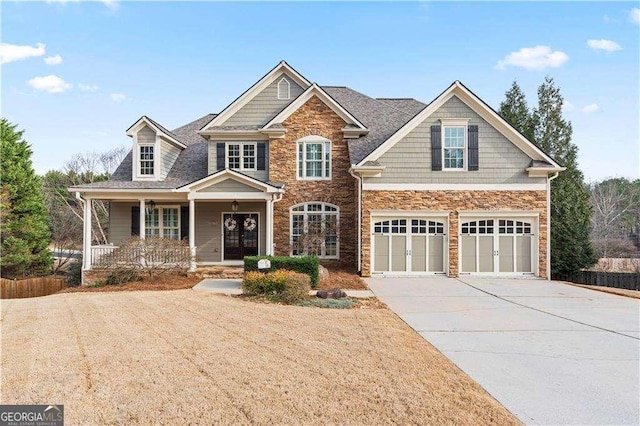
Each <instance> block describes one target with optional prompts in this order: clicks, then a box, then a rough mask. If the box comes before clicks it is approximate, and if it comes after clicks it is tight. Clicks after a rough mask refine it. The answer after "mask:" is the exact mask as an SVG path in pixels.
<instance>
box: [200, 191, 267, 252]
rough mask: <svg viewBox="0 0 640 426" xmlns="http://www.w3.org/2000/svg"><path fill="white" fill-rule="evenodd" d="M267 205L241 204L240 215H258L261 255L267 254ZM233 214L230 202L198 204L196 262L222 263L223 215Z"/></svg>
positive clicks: (258, 203)
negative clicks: (244, 213)
mask: <svg viewBox="0 0 640 426" xmlns="http://www.w3.org/2000/svg"><path fill="white" fill-rule="evenodd" d="M265 211H266V208H265V203H260V202H257V203H256V202H241V203H240V209H239V210H238V213H243V212H246V213H258V214H259V216H260V218H259V219H260V220H259V222H258V241H259V243H258V244H259V247H258V249H259V252H258V253H259V254H265V252H266V251H265V245H266V234H265V231H266V219H265V218H266V216H265ZM223 212H225V213H230V212H231V203H230V202H222V203H220V202H197V203H196V261H197V262H220V261H222V251H223V250H222V213H223Z"/></svg>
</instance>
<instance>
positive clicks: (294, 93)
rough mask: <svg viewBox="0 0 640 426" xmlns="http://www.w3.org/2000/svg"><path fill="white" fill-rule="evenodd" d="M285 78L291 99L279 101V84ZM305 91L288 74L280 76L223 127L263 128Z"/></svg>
mask: <svg viewBox="0 0 640 426" xmlns="http://www.w3.org/2000/svg"><path fill="white" fill-rule="evenodd" d="M283 76H284V77H285V78H286V79H287V80H288V81H289V84H290V85H291V96H290V97H289V99H278V82H279V81H280V80H281V79H282V77H283ZM302 92H304V89H303V88H302V87H300V86H299V85H298V84H297V83H296V82H295V81H293V79H292V78H290V77H288V76H287V75H286V74H280V75H279V76H278V77H277V78H276V79H275V80H274V81H273V83H271V84H270V85H268V86H267V87H265V88H264V89H263V90H262V92H260V93H258V94H257V95H256V96H255V97H254V98H253V99H251V100H250V101H249V102H248V103H247V104H246V105H244V106H243V107H242V108H240V109H239V110H238V111H237V112H236V113H235V114H233V115H232V116H231V117H229V118H228V119H227V120H226V121H225V122H224V123H222V124H221V125H222V126H261V125H264V124H267V123H268V122H269V120H271V119H272V118H273V117H275V116H276V115H278V113H279V112H280V111H282V110H283V109H284V108H285V107H286V106H287V105H289V103H290V102H291V101H292V100H294V99H295V98H297V97H298V96H299V95H300V94H301V93H302Z"/></svg>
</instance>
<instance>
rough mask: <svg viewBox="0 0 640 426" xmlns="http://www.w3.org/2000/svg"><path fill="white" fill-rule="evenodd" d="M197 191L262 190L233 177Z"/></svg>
mask: <svg viewBox="0 0 640 426" xmlns="http://www.w3.org/2000/svg"><path fill="white" fill-rule="evenodd" d="M198 192H262V191H260V190H259V189H256V188H253V187H251V186H248V185H245V184H244V183H241V182H238V181H237V180H233V179H226V180H223V181H222V182H218V183H216V184H215V185H211V186H207V187H206V188H203V189H201V190H200V191H198Z"/></svg>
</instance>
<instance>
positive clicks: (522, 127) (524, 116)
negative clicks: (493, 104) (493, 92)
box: [499, 81, 534, 141]
mask: <svg viewBox="0 0 640 426" xmlns="http://www.w3.org/2000/svg"><path fill="white" fill-rule="evenodd" d="M499 113H500V115H501V116H502V118H504V119H505V120H507V122H509V124H511V125H512V126H513V127H515V128H516V129H517V130H518V131H519V132H520V133H522V134H523V135H524V136H525V137H526V138H527V139H529V140H530V141H533V140H534V139H533V138H534V135H533V121H532V116H531V113H530V112H529V107H528V106H527V99H526V97H525V95H524V93H523V92H522V89H520V86H519V85H518V82H517V81H514V82H513V83H512V84H511V87H510V88H509V90H507V92H506V93H505V100H504V101H502V102H500V111H499Z"/></svg>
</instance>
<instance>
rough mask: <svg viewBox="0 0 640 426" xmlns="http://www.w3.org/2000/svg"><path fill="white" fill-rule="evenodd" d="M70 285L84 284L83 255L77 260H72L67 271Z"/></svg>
mask: <svg viewBox="0 0 640 426" xmlns="http://www.w3.org/2000/svg"><path fill="white" fill-rule="evenodd" d="M66 276H67V281H68V282H69V286H71V287H77V286H79V285H80V284H82V257H81V258H80V259H78V260H76V261H72V262H71V264H70V265H69V267H68V268H67V272H66Z"/></svg>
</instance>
